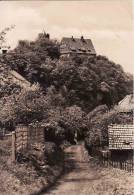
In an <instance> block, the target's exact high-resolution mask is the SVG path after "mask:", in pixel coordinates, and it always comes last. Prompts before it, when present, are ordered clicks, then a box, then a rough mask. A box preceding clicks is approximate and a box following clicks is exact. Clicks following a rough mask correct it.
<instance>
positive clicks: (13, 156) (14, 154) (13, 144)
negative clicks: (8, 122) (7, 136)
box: [12, 131, 16, 162]
mask: <svg viewBox="0 0 134 195" xmlns="http://www.w3.org/2000/svg"><path fill="white" fill-rule="evenodd" d="M15 160H16V147H15V131H13V132H12V162H14V161H15Z"/></svg>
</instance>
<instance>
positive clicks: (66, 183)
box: [45, 145, 129, 195]
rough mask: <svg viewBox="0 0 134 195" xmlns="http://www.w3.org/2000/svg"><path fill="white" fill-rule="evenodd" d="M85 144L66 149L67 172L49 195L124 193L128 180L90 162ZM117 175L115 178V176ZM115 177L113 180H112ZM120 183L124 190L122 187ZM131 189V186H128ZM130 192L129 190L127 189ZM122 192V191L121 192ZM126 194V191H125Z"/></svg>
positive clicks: (106, 194)
mask: <svg viewBox="0 0 134 195" xmlns="http://www.w3.org/2000/svg"><path fill="white" fill-rule="evenodd" d="M88 161H89V157H88V156H87V154H86V152H85V149H84V146H82V145H77V146H71V147H69V148H67V149H66V165H67V167H66V173H65V175H64V176H63V177H62V178H61V179H60V180H59V181H58V183H57V184H56V185H55V186H54V187H52V188H51V189H50V190H49V191H48V192H47V193H45V194H47V195H102V194H104V195H116V194H120V191H122V190H123V191H122V192H123V193H124V192H126V191H124V190H125V189H124V188H123V186H125V185H126V182H125V181H124V179H123V180H121V181H120V180H118V179H117V175H115V173H116V171H115V173H114V172H113V173H114V174H113V173H112V174H113V175H110V174H109V172H106V171H104V170H103V171H102V169H100V168H99V167H97V165H93V163H90V162H88ZM114 177H115V178H114ZM112 179H113V180H112ZM122 182H123V183H122ZM120 185H121V187H122V190H118V189H120ZM128 189H129V187H128ZM128 189H127V188H126V190H128ZM127 192H128V191H127ZM121 194H122V193H121ZM125 194H126V193H125Z"/></svg>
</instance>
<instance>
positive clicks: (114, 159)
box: [89, 147, 134, 173]
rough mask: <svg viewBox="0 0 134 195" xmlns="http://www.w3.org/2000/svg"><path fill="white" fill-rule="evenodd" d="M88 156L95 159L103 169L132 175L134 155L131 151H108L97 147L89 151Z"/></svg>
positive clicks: (133, 171)
mask: <svg viewBox="0 0 134 195" xmlns="http://www.w3.org/2000/svg"><path fill="white" fill-rule="evenodd" d="M89 154H90V155H91V156H93V157H96V158H97V159H98V160H99V163H100V164H102V165H103V166H105V167H114V168H119V169H122V170H125V171H127V172H129V173H134V153H133V150H120V151H119V150H118V151H114V150H113V151H110V150H109V149H108V148H107V149H102V148H99V147H94V148H92V149H90V152H89Z"/></svg>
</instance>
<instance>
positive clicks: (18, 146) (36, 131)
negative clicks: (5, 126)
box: [12, 125, 45, 161]
mask: <svg viewBox="0 0 134 195" xmlns="http://www.w3.org/2000/svg"><path fill="white" fill-rule="evenodd" d="M44 141H45V136H44V127H32V126H24V125H19V126H17V127H16V129H15V131H14V132H12V160H13V161H15V160H16V157H17V154H18V153H24V152H25V151H27V150H31V149H33V148H34V147H38V146H39V145H41V144H44Z"/></svg>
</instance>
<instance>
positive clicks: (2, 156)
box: [0, 140, 62, 195]
mask: <svg viewBox="0 0 134 195" xmlns="http://www.w3.org/2000/svg"><path fill="white" fill-rule="evenodd" d="M61 171H62V166H61V165H55V166H49V165H48V164H44V166H43V167H42V169H40V170H38V169H37V168H36V167H35V166H34V165H33V163H32V162H31V161H30V162H25V163H12V161H11V140H0V194H2V195H9V194H10V195H19V194H24V195H29V194H32V193H33V192H37V191H39V189H42V188H45V187H46V188H47V187H48V185H49V184H51V183H53V182H54V180H55V178H56V177H58V176H59V174H60V172H61Z"/></svg>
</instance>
